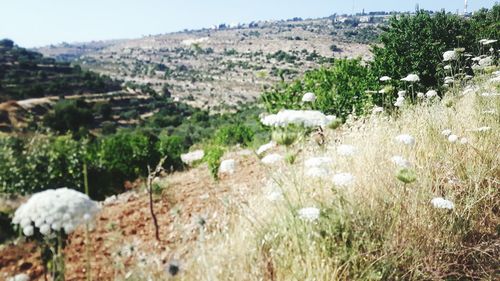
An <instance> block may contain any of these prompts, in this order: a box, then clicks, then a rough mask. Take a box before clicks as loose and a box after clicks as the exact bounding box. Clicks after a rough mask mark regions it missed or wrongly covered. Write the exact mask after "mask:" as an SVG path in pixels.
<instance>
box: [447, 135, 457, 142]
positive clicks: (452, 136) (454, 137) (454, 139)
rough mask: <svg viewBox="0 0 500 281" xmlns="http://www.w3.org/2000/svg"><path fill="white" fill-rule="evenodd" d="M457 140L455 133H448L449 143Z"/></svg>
mask: <svg viewBox="0 0 500 281" xmlns="http://www.w3.org/2000/svg"><path fill="white" fill-rule="evenodd" d="M457 140H458V136H457V135H449V136H448V141H449V142H451V143H455V142H456V141H457Z"/></svg>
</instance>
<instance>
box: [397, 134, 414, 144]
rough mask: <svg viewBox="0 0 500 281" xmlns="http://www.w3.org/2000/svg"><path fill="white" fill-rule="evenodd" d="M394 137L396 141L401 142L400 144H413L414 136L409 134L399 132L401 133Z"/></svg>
mask: <svg viewBox="0 0 500 281" xmlns="http://www.w3.org/2000/svg"><path fill="white" fill-rule="evenodd" d="M395 139H396V141H397V142H399V143H402V144H406V145H414V144H415V138H414V137H412V136H411V135H409V134H401V135H399V136H397V137H396V138H395Z"/></svg>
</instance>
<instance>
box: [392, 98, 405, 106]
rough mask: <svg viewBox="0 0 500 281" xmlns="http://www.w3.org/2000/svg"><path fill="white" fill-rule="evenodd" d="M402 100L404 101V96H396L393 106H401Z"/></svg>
mask: <svg viewBox="0 0 500 281" xmlns="http://www.w3.org/2000/svg"><path fill="white" fill-rule="evenodd" d="M404 102H405V98H404V97H398V98H397V99H396V102H395V103H394V106H396V107H401V106H403V104H404Z"/></svg>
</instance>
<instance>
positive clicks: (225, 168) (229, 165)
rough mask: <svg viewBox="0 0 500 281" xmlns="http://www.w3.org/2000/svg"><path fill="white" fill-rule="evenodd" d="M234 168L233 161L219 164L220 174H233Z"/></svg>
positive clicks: (229, 160)
mask: <svg viewBox="0 0 500 281" xmlns="http://www.w3.org/2000/svg"><path fill="white" fill-rule="evenodd" d="M235 167H236V161H234V159H227V160H224V161H222V162H221V163H220V167H219V172H221V173H228V174H232V173H234V170H235Z"/></svg>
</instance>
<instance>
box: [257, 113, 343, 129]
mask: <svg viewBox="0 0 500 281" xmlns="http://www.w3.org/2000/svg"><path fill="white" fill-rule="evenodd" d="M332 118H334V116H326V115H325V114H323V113H321V112H319V111H316V110H282V111H280V112H278V114H271V115H267V116H265V117H263V118H261V119H260V121H261V122H262V124H264V125H266V126H272V127H286V126H288V125H290V124H294V125H299V126H305V127H318V126H326V125H328V124H329V123H330V121H331V120H332Z"/></svg>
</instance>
